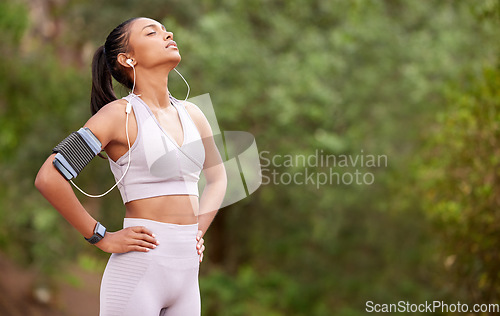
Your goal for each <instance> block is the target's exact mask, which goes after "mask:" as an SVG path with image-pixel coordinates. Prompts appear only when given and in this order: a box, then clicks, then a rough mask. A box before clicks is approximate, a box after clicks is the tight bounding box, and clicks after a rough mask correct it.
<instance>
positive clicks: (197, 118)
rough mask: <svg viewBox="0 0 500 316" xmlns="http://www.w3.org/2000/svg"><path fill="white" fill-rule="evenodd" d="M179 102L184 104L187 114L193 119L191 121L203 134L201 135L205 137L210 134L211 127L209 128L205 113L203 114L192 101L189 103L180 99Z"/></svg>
mask: <svg viewBox="0 0 500 316" xmlns="http://www.w3.org/2000/svg"><path fill="white" fill-rule="evenodd" d="M181 103H182V104H183V105H184V107H185V108H186V110H187V112H188V113H189V115H190V116H191V118H192V119H193V121H194V123H195V124H196V126H197V127H198V130H199V131H200V133H202V134H204V135H202V136H204V137H205V136H209V135H212V129H211V127H210V124H209V122H208V120H207V117H206V116H205V114H203V111H202V110H200V108H199V107H198V106H197V105H196V104H194V103H191V102H188V101H181Z"/></svg>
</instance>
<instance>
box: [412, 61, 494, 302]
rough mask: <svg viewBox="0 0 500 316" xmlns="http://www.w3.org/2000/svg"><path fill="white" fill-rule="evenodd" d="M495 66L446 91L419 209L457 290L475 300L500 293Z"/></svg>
mask: <svg viewBox="0 0 500 316" xmlns="http://www.w3.org/2000/svg"><path fill="white" fill-rule="evenodd" d="M499 86H500V71H498V68H485V70H484V71H483V73H482V75H481V76H478V77H473V76H471V78H469V83H468V85H467V86H465V87H464V86H463V85H457V86H455V87H452V88H450V90H449V91H448V104H449V106H447V108H446V109H445V110H444V111H442V112H441V113H440V115H439V117H438V118H439V120H438V125H437V126H436V129H435V130H434V131H433V133H432V134H431V137H432V138H431V140H432V142H431V144H430V145H429V149H428V151H427V156H426V161H427V164H426V167H425V168H423V169H422V171H421V179H422V181H423V182H424V183H426V191H425V195H426V202H427V203H426V206H427V207H426V209H427V210H428V212H427V213H428V215H429V217H430V218H431V219H432V220H433V222H434V223H435V224H436V227H437V229H438V232H439V233H440V236H441V238H442V242H443V245H442V246H443V248H444V250H443V254H442V261H443V262H445V263H446V265H447V266H448V267H449V269H450V270H452V271H453V272H454V273H455V277H454V278H452V280H453V281H454V282H455V283H456V285H455V286H456V288H457V289H460V290H462V291H463V292H465V293H466V294H467V297H469V298H471V299H474V300H475V301H477V302H480V303H493V302H498V299H499V298H500V282H499V280H498V276H499V275H500V267H499V265H498V262H499V259H500V258H499V255H498V244H499V242H500V224H499V223H500V213H499V211H498V210H499V209H500V200H499V199H498V196H499V195H500V172H499V170H500V159H499V157H500V143H499V140H500V90H499V88H498V87H499Z"/></svg>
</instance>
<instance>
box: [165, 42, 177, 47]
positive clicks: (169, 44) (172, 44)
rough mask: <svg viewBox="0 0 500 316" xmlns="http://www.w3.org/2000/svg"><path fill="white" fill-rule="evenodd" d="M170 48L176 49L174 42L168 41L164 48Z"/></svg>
mask: <svg viewBox="0 0 500 316" xmlns="http://www.w3.org/2000/svg"><path fill="white" fill-rule="evenodd" d="M170 46H173V47H177V43H176V42H175V41H170V42H168V44H167V46H165V48H169V47H170Z"/></svg>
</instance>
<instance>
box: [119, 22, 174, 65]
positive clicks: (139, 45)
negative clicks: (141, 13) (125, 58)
mask: <svg viewBox="0 0 500 316" xmlns="http://www.w3.org/2000/svg"><path fill="white" fill-rule="evenodd" d="M129 49H130V57H131V58H132V59H133V60H134V64H135V66H136V67H144V68H153V67H155V66H158V65H171V68H172V69H173V68H175V66H177V64H179V62H180V61H181V55H180V54H179V49H178V48H177V44H176V43H175V42H174V34H173V33H172V32H167V30H166V29H165V26H163V25H162V24H161V23H159V22H157V21H155V20H152V19H148V18H139V19H137V20H135V21H133V22H132V25H131V26H130V36H129Z"/></svg>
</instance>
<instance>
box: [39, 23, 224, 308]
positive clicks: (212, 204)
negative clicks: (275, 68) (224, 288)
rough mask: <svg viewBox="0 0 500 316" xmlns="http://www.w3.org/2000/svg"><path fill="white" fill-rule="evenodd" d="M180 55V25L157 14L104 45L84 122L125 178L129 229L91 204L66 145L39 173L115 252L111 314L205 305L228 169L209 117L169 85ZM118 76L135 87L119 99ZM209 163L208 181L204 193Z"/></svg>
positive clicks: (80, 223)
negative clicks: (204, 268) (100, 216)
mask: <svg viewBox="0 0 500 316" xmlns="http://www.w3.org/2000/svg"><path fill="white" fill-rule="evenodd" d="M180 60H181V56H180V54H179V49H178V48H177V44H176V43H175V42H174V41H173V33H171V32H168V31H167V30H166V29H165V27H164V26H163V25H162V24H160V23H158V22H157V21H155V20H152V19H148V18H134V19H130V20H128V21H125V22H123V23H122V24H120V25H119V26H118V27H116V28H115V29H114V30H113V31H112V32H111V33H110V34H109V36H108V37H107V39H106V42H105V44H104V45H103V46H101V47H100V48H98V49H97V51H96V53H95V55H94V59H93V62H92V80H93V82H92V95H91V110H92V114H93V116H92V117H91V118H90V119H89V120H88V122H87V123H86V124H85V126H84V127H85V131H86V133H88V135H91V136H92V137H91V138H93V136H95V138H96V141H98V143H100V144H101V147H100V149H102V150H104V151H105V152H106V154H107V155H108V157H109V163H110V167H111V170H112V172H113V174H114V176H115V179H116V180H117V182H119V184H118V188H119V190H120V193H121V195H122V198H123V202H124V204H125V209H126V213H125V218H124V225H123V227H124V228H123V229H122V230H119V231H117V232H106V231H105V229H104V226H103V225H101V224H100V223H98V222H97V221H96V219H94V218H93V217H92V216H91V215H90V214H89V213H88V212H87V211H86V210H85V209H84V208H83V206H82V204H81V203H80V202H79V201H78V199H77V198H76V196H75V194H74V192H73V190H72V189H71V186H70V185H69V184H68V181H66V179H65V177H63V176H62V173H61V170H62V169H61V167H60V166H58V165H57V164H55V157H57V156H56V153H54V154H52V155H51V156H50V157H49V158H48V159H47V161H46V162H45V163H44V164H43V166H42V167H41V169H40V171H39V173H38V175H37V177H36V180H35V185H36V187H37V188H38V190H39V191H40V192H41V193H42V194H43V196H44V197H45V198H46V199H47V200H48V201H49V202H50V203H51V204H52V205H53V206H54V207H55V208H56V209H57V210H58V211H59V212H60V213H61V214H62V215H63V216H64V217H65V218H66V220H67V221H68V222H69V223H70V224H71V225H73V226H74V227H75V228H76V229H77V230H78V231H79V232H80V233H81V234H82V235H83V236H84V237H85V238H86V239H87V240H89V241H90V242H91V243H95V245H96V246H97V247H99V248H100V249H101V250H103V251H106V252H109V253H112V255H111V257H110V259H109V262H108V264H107V266H106V270H105V272H104V275H103V279H102V283H101V294H100V296H101V298H100V303H101V304H100V315H101V316H107V315H141V316H149V315H170V316H172V315H183V316H189V315H199V314H200V313H201V301H200V294H199V285H198V273H199V264H200V262H201V261H202V260H203V251H204V249H205V246H204V245H203V243H204V240H203V235H204V234H205V233H206V231H207V229H208V227H209V225H210V223H211V222H212V220H213V218H214V217H215V214H216V213H217V210H218V208H219V207H220V205H221V203H222V200H223V197H224V194H225V190H226V185H227V179H226V173H225V170H224V166H223V164H222V160H221V157H220V155H219V152H218V150H217V147H216V145H215V142H214V140H213V137H212V136H213V135H212V131H211V128H210V125H209V123H208V121H207V119H206V117H205V116H204V115H203V113H202V112H201V111H200V109H199V108H198V107H197V106H196V105H194V104H192V103H189V102H180V101H178V100H177V99H175V98H173V97H172V96H171V95H170V93H169V91H168V86H167V82H168V74H169V72H170V71H171V70H172V69H174V68H175V67H176V66H177V64H178V63H179V62H180ZM111 76H112V77H114V78H115V79H116V80H117V81H118V82H120V83H121V84H123V85H124V86H126V87H127V88H129V89H131V90H132V93H130V94H129V95H128V96H127V97H125V98H123V99H119V100H117V99H116V97H115V94H114V91H113V86H112V80H111ZM130 106H131V107H132V108H131V109H130V108H129V107H130ZM128 113H129V114H128ZM129 116H130V119H129ZM125 126H126V127H127V128H125ZM84 138H85V137H84ZM86 141H88V139H87V140H86ZM61 144H63V142H62V143H61ZM61 144H60V145H58V147H64V146H65V144H63V145H61ZM58 147H56V149H55V151H56V152H57V148H58ZM59 153H60V152H58V154H59ZM67 159H68V160H69V159H70V158H67ZM90 159H92V158H90ZM63 160H64V159H62V160H61V161H63ZM63 164H64V163H63ZM202 169H203V173H204V175H205V178H206V186H205V189H204V190H203V194H202V195H201V197H200V199H198V188H197V182H198V179H199V173H200V171H201V170H202Z"/></svg>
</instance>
